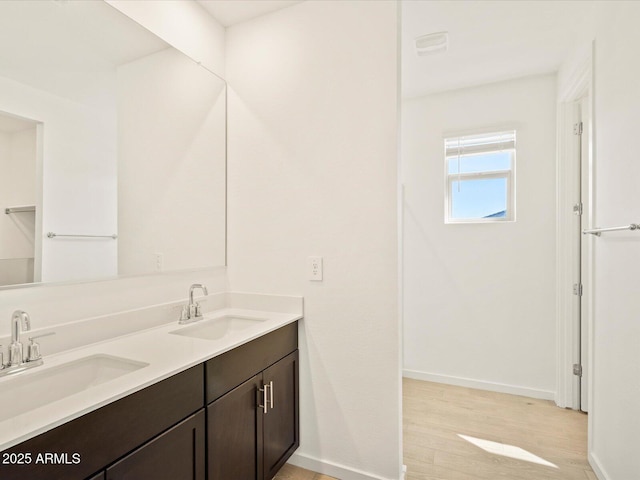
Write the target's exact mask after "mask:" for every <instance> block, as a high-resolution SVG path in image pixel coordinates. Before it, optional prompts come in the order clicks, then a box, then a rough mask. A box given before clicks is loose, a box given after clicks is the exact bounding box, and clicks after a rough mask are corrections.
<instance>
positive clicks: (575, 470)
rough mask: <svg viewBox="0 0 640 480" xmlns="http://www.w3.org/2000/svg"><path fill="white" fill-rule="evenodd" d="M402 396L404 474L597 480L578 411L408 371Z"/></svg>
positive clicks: (456, 479)
mask: <svg viewBox="0 0 640 480" xmlns="http://www.w3.org/2000/svg"><path fill="white" fill-rule="evenodd" d="M403 401H404V407H403V408H404V412H403V413H404V415H403V416H404V463H405V464H406V465H407V476H406V480H496V479H506V480H555V479H557V480H597V479H596V476H595V474H594V473H593V471H592V470H591V467H590V466H589V464H588V463H587V452H586V450H587V415H585V414H583V413H580V412H576V411H572V410H566V409H561V408H558V407H556V406H555V404H554V403H553V402H551V401H548V400H538V399H532V398H527V397H520V396H516V395H507V394H503V393H495V392H487V391H484V390H474V389H470V388H465V387H455V386H450V385H443V384H438V383H431V382H423V381H419V380H412V379H407V378H405V379H403Z"/></svg>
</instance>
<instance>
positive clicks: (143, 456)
mask: <svg viewBox="0 0 640 480" xmlns="http://www.w3.org/2000/svg"><path fill="white" fill-rule="evenodd" d="M204 418H205V414H204V410H200V411H199V412H198V413H196V414H195V415H193V416H191V417H189V418H187V419H186V420H183V421H182V422H180V423H179V424H178V425H176V426H175V427H173V428H171V429H169V430H167V431H166V432H164V433H162V434H161V435H159V436H158V437H156V438H154V439H153V440H151V441H150V442H148V443H146V444H145V445H143V446H142V447H140V448H138V449H137V450H135V451H134V452H132V453H130V454H129V455H127V456H126V457H125V458H123V459H122V460H120V461H119V462H117V463H115V464H114V465H112V466H111V467H109V468H107V480H140V479H146V478H152V479H154V480H176V479H181V480H205V421H204ZM228 478H232V477H228Z"/></svg>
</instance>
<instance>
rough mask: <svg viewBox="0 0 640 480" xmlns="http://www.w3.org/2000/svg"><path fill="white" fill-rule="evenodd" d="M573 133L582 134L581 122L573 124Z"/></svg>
mask: <svg viewBox="0 0 640 480" xmlns="http://www.w3.org/2000/svg"><path fill="white" fill-rule="evenodd" d="M573 134H574V135H582V122H578V123H574V124H573Z"/></svg>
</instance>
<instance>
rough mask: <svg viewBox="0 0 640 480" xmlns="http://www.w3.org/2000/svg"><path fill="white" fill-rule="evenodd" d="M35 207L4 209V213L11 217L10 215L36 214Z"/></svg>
mask: <svg viewBox="0 0 640 480" xmlns="http://www.w3.org/2000/svg"><path fill="white" fill-rule="evenodd" d="M35 211H36V206H35V205H22V206H19V207H7V208H5V209H4V213H6V214H7V215H9V214H10V213H21V212H35Z"/></svg>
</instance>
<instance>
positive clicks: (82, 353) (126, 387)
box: [0, 307, 302, 451]
mask: <svg viewBox="0 0 640 480" xmlns="http://www.w3.org/2000/svg"><path fill="white" fill-rule="evenodd" d="M225 316H240V317H247V318H256V319H261V320H262V321H260V322H256V324H255V325H251V326H249V327H247V328H244V329H242V330H240V331H236V332H233V331H232V332H229V333H228V334H227V335H225V336H224V337H223V338H221V339H218V340H205V339H200V338H193V337H188V336H183V335H174V334H171V333H169V332H172V331H175V330H178V329H181V328H189V327H191V326H192V325H197V324H198V323H200V322H206V321H209V320H214V319H218V318H221V317H225ZM301 318H302V314H301V313H279V312H273V311H262V310H254V309H245V308H232V307H229V308H222V309H218V310H215V311H213V312H210V313H207V314H205V316H204V319H203V320H200V321H199V322H196V323H191V324H188V325H179V324H178V322H177V321H173V322H171V323H167V324H164V325H161V326H158V327H154V328H150V329H147V330H143V331H140V332H134V333H129V334H127V335H123V336H120V337H116V338H112V339H109V340H105V341H102V342H98V343H93V344H91V345H88V346H84V347H78V348H75V349H72V350H67V351H63V352H60V353H57V354H54V355H46V352H43V353H44V356H43V358H44V365H42V366H39V367H34V368H33V369H31V370H28V371H25V372H23V373H19V374H15V375H8V376H6V377H2V378H0V395H2V396H3V397H4V399H3V401H4V400H7V401H14V399H12V398H11V395H14V396H15V397H16V398H15V401H16V402H20V396H19V392H12V388H11V381H12V379H13V378H18V377H21V378H23V377H26V376H28V375H32V374H34V373H38V372H44V371H46V369H49V368H53V367H56V366H59V365H62V364H65V363H68V362H72V361H75V360H78V359H81V358H84V357H88V356H91V355H111V356H115V357H121V358H124V359H128V360H133V361H136V362H143V363H147V364H148V365H147V366H144V367H143V368H140V369H138V370H135V371H133V372H129V373H126V374H124V375H122V376H121V377H118V378H115V379H113V380H109V381H107V382H105V383H102V384H100V385H95V386H91V387H89V388H87V389H86V390H83V391H81V392H79V393H76V394H73V395H69V396H66V397H64V398H62V399H61V400H57V401H55V402H52V403H49V404H47V405H45V406H42V407H39V408H36V409H33V410H30V411H28V412H26V413H23V414H20V415H16V416H14V417H12V418H9V419H6V420H2V421H0V451H2V450H5V449H7V448H9V447H12V446H14V445H17V444H18V443H20V442H22V441H25V440H27V439H29V438H32V437H34V436H36V435H38V434H40V433H43V432H45V431H47V430H50V429H52V428H54V427H57V426H59V425H61V424H63V423H66V422H68V421H70V420H73V419H74V418H78V417H80V416H82V415H84V414H86V413H89V412H91V411H93V410H96V409H98V408H100V407H102V406H104V405H106V404H108V403H111V402H113V401H115V400H118V399H120V398H123V397H125V396H127V395H130V394H132V393H134V392H136V391H139V390H142V389H143V388H145V387H147V386H149V385H152V384H154V383H157V382H159V381H160V380H163V379H165V378H168V377H170V376H172V375H175V374H176V373H179V372H181V371H184V370H186V369H188V368H190V367H192V366H194V365H198V364H200V363H202V362H204V361H206V360H208V359H210V358H213V357H215V356H217V355H220V354H222V353H224V352H226V351H228V350H231V349H233V348H235V347H237V346H239V345H242V344H244V343H247V342H249V341H251V340H253V339H255V338H258V337H260V336H262V335H264V334H266V333H269V332H272V331H274V330H277V329H278V328H280V327H283V326H284V325H287V324H290V323H292V322H295V321H296V320H299V319H301ZM25 340H26V339H25ZM25 349H26V343H25ZM6 396H9V397H6Z"/></svg>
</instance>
